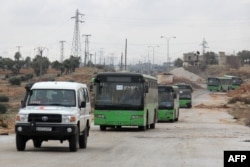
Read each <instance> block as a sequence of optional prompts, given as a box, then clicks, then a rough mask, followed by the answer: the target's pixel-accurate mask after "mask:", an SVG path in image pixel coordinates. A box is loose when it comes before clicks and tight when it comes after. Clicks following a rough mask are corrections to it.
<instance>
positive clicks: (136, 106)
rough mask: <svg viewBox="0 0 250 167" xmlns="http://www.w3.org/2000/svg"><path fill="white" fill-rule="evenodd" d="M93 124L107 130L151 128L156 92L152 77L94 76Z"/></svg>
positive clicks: (125, 75) (153, 120)
mask: <svg viewBox="0 0 250 167" xmlns="http://www.w3.org/2000/svg"><path fill="white" fill-rule="evenodd" d="M94 92H95V102H94V107H95V109H94V124H95V125H100V130H102V131H103V130H106V128H107V127H111V128H121V127H123V126H137V127H138V128H139V129H140V130H145V129H148V128H152V129H154V128H155V123H156V122H157V110H158V89H157V79H156V78H155V77H152V76H149V75H144V74H139V73H130V72H104V73H99V74H97V75H96V77H95V86H94Z"/></svg>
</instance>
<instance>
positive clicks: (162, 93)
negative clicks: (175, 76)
mask: <svg viewBox="0 0 250 167" xmlns="http://www.w3.org/2000/svg"><path fill="white" fill-rule="evenodd" d="M178 118H179V90H178V87H177V86H169V85H159V86H158V122H160V121H172V122H174V121H178Z"/></svg>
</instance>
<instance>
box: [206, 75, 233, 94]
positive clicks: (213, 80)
mask: <svg viewBox="0 0 250 167" xmlns="http://www.w3.org/2000/svg"><path fill="white" fill-rule="evenodd" d="M207 89H208V90H209V91H216V92H227V91H229V90H231V89H232V78H229V77H208V78H207Z"/></svg>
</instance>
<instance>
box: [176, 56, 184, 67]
mask: <svg viewBox="0 0 250 167" xmlns="http://www.w3.org/2000/svg"><path fill="white" fill-rule="evenodd" d="M174 66H175V67H182V66H183V60H182V59H180V58H178V59H176V60H175V61H174Z"/></svg>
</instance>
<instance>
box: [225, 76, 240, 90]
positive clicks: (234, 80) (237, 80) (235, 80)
mask: <svg viewBox="0 0 250 167" xmlns="http://www.w3.org/2000/svg"><path fill="white" fill-rule="evenodd" d="M224 77H225V78H230V79H232V83H231V84H232V89H237V88H239V87H240V85H241V84H242V83H243V81H242V79H241V78H240V77H237V76H233V75H224Z"/></svg>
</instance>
